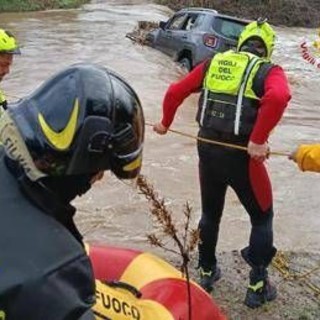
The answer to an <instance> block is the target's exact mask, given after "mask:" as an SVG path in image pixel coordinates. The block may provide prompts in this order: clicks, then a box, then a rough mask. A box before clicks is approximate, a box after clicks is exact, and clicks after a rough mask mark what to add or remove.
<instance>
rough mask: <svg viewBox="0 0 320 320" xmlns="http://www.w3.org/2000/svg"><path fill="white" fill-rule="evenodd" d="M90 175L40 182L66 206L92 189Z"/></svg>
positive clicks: (52, 178)
mask: <svg viewBox="0 0 320 320" xmlns="http://www.w3.org/2000/svg"><path fill="white" fill-rule="evenodd" d="M93 176H94V174H90V175H73V176H60V177H52V176H51V177H49V176H48V177H45V178H43V179H41V180H40V182H41V184H43V185H44V186H45V187H46V188H47V189H49V190H50V191H51V192H52V193H53V194H54V195H55V196H56V197H57V198H58V199H59V200H61V201H62V202H63V203H64V204H69V203H70V202H71V201H72V200H74V199H75V198H76V197H77V196H81V195H83V194H85V193H86V192H87V191H89V190H90V188H91V183H90V181H91V179H92V177H93Z"/></svg>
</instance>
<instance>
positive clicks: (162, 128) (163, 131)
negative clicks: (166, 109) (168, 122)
mask: <svg viewBox="0 0 320 320" xmlns="http://www.w3.org/2000/svg"><path fill="white" fill-rule="evenodd" d="M153 131H155V132H156V133H157V134H166V133H167V132H168V128H167V127H165V126H164V125H163V124H162V123H161V122H158V123H156V124H155V125H154V126H153Z"/></svg>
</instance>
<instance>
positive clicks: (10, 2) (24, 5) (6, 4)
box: [0, 0, 90, 12]
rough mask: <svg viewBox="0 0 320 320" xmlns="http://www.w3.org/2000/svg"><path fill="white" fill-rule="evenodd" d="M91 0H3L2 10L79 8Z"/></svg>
mask: <svg viewBox="0 0 320 320" xmlns="http://www.w3.org/2000/svg"><path fill="white" fill-rule="evenodd" d="M88 2H90V0H1V1H0V12H9V11H36V10H49V9H69V8H77V7H79V6H81V5H83V4H85V3H88Z"/></svg>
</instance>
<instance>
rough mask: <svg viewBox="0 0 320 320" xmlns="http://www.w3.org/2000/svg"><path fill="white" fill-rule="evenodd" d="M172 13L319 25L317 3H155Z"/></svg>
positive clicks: (204, 0) (257, 0)
mask: <svg viewBox="0 0 320 320" xmlns="http://www.w3.org/2000/svg"><path fill="white" fill-rule="evenodd" d="M156 2H157V3H159V4H163V5H166V6H168V7H170V8H171V9H173V10H177V9H180V8H182V7H187V6H190V7H193V6H198V7H207V8H213V9H216V10H218V11H219V12H222V13H224V14H229V15H234V16H238V17H242V18H247V19H256V18H258V17H267V18H268V19H269V21H270V22H271V23H272V24H274V25H285V26H288V27H293V26H295V27H309V28H310V27H312V28H317V27H319V25H320V10H319V0H304V1H301V0H156Z"/></svg>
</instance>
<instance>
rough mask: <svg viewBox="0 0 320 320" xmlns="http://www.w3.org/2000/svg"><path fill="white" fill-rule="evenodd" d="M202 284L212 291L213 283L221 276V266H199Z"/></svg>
mask: <svg viewBox="0 0 320 320" xmlns="http://www.w3.org/2000/svg"><path fill="white" fill-rule="evenodd" d="M199 275H200V283H199V284H200V286H201V287H202V288H203V289H204V290H206V291H207V292H208V293H210V292H211V291H212V290H213V283H214V282H216V281H218V280H219V279H220V278H221V270H220V268H219V267H217V266H216V267H214V268H211V269H206V268H203V267H199Z"/></svg>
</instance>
